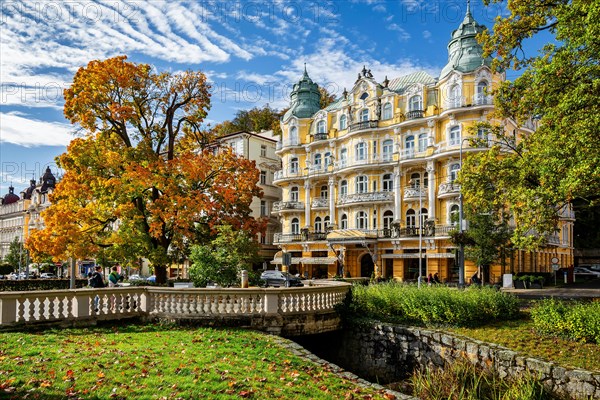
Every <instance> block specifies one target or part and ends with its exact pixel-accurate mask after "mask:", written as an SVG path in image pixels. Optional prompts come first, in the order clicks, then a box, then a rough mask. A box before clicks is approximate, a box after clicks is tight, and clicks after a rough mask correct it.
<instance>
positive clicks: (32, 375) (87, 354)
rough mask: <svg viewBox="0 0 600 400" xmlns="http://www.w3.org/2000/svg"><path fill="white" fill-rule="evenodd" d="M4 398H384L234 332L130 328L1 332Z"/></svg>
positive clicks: (268, 341) (261, 339)
mask: <svg viewBox="0 0 600 400" xmlns="http://www.w3.org/2000/svg"><path fill="white" fill-rule="evenodd" d="M0 398H7V399H10V398H14V399H22V398H31V399H36V398H37V399H63V398H84V399H107V398H117V399H124V398H129V399H134V398H140V399H141V398H143V399H200V398H210V399H228V398H235V399H238V398H255V399H294V398H297V399H304V398H310V399H340V398H361V399H363V398H366V399H370V398H373V399H375V398H381V399H384V398H386V397H385V393H384V392H382V391H376V390H374V389H372V388H363V387H360V386H358V385H357V384H356V382H354V381H352V380H349V379H344V378H342V377H340V376H338V375H336V374H334V373H333V372H332V371H330V370H329V369H327V368H326V367H322V366H320V365H317V364H314V363H312V362H311V361H308V360H306V359H303V358H301V357H298V356H295V355H294V354H292V353H291V352H290V351H289V350H288V349H286V348H285V347H283V346H282V345H281V344H280V342H279V341H278V338H276V337H274V336H269V335H266V334H263V333H260V332H255V331H250V330H234V329H211V328H181V327H174V326H134V325H131V326H126V327H121V328H90V329H64V330H51V331H44V332H37V333H24V332H16V333H0Z"/></svg>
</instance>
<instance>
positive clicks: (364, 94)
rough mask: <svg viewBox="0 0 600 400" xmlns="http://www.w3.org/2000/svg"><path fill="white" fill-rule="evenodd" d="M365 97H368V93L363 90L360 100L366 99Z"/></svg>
mask: <svg viewBox="0 0 600 400" xmlns="http://www.w3.org/2000/svg"><path fill="white" fill-rule="evenodd" d="M367 97H369V93H367V92H364V93H363V94H361V95H360V99H361V100H366V98H367Z"/></svg>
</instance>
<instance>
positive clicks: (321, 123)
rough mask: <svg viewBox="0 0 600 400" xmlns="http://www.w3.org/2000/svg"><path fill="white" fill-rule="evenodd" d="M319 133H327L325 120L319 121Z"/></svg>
mask: <svg viewBox="0 0 600 400" xmlns="http://www.w3.org/2000/svg"><path fill="white" fill-rule="evenodd" d="M317 133H325V121H323V120H321V121H319V122H317Z"/></svg>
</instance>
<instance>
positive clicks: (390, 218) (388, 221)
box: [383, 210, 394, 229]
mask: <svg viewBox="0 0 600 400" xmlns="http://www.w3.org/2000/svg"><path fill="white" fill-rule="evenodd" d="M392 222H394V213H393V212H392V211H390V210H387V211H386V212H384V213H383V229H390V228H391V227H392Z"/></svg>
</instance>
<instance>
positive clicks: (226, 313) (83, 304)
mask: <svg viewBox="0 0 600 400" xmlns="http://www.w3.org/2000/svg"><path fill="white" fill-rule="evenodd" d="M311 283H312V284H311V285H310V286H309V285H308V282H306V284H307V285H306V286H304V287H299V288H247V289H241V288H223V289H206V288H163V287H117V288H104V289H87V288H86V289H74V290H46V291H30V292H2V293H0V328H2V327H7V326H14V325H29V324H36V323H47V322H57V323H65V324H70V323H74V322H76V321H78V320H86V319H87V320H94V319H98V320H112V319H115V320H116V319H121V318H126V317H131V316H139V317H148V318H151V317H153V316H168V317H170V318H175V319H177V318H182V319H183V318H185V319H187V318H210V317H215V318H223V317H234V318H235V317H257V316H263V317H267V316H273V315H280V316H285V315H292V314H316V313H322V312H325V313H327V312H331V313H333V312H334V311H335V309H334V307H335V306H336V305H337V304H340V303H341V302H342V301H343V300H344V297H345V296H346V293H347V292H348V290H349V289H350V284H348V283H344V282H336V281H313V282H311Z"/></svg>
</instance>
